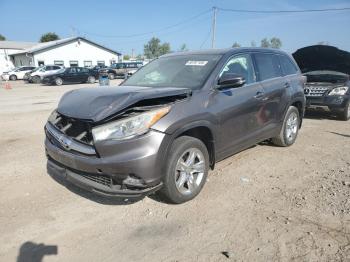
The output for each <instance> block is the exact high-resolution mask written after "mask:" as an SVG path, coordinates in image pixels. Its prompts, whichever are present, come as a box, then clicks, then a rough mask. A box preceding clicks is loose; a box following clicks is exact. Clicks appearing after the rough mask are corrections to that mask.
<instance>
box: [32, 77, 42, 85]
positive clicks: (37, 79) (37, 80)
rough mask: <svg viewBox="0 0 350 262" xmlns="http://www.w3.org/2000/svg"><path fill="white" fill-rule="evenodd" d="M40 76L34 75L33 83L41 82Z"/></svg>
mask: <svg viewBox="0 0 350 262" xmlns="http://www.w3.org/2000/svg"><path fill="white" fill-rule="evenodd" d="M40 80H41V79H40V76H34V77H33V78H32V82H33V83H35V84H39V83H40Z"/></svg>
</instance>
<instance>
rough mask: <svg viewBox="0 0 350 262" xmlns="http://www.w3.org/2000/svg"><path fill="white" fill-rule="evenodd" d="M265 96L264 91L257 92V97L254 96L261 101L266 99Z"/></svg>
mask: <svg viewBox="0 0 350 262" xmlns="http://www.w3.org/2000/svg"><path fill="white" fill-rule="evenodd" d="M264 95H265V92H264V91H258V92H256V95H255V96H254V98H256V99H261V98H263V97H264Z"/></svg>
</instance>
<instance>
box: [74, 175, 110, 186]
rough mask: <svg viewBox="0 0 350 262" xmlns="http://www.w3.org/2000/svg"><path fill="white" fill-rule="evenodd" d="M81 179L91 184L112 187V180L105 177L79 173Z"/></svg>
mask: <svg viewBox="0 0 350 262" xmlns="http://www.w3.org/2000/svg"><path fill="white" fill-rule="evenodd" d="M80 175H81V176H82V177H85V178H87V179H89V180H91V181H93V182H96V183H99V184H101V185H104V186H108V187H111V186H112V178H111V177H109V176H105V175H94V174H87V173H81V174H80Z"/></svg>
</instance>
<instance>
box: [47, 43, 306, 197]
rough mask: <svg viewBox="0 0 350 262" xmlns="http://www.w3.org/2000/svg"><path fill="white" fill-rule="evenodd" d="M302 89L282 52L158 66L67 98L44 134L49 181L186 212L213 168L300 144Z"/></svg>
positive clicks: (172, 57)
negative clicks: (159, 200) (153, 200)
mask: <svg viewBox="0 0 350 262" xmlns="http://www.w3.org/2000/svg"><path fill="white" fill-rule="evenodd" d="M304 82H305V78H304V77H302V75H301V73H300V71H299V68H298V66H297V65H296V63H295V62H294V60H293V58H292V57H291V56H289V55H287V54H286V53H284V52H281V51H278V50H270V49H259V48H235V49H224V50H210V51H198V52H184V53H174V54H169V55H165V56H162V57H160V58H159V59H156V60H154V61H152V62H151V63H149V64H148V65H146V66H144V67H142V68H141V69H140V70H139V71H137V72H136V73H135V74H134V75H133V76H131V77H130V78H129V79H127V80H126V81H125V82H123V83H122V85H121V86H118V87H101V88H98V89H96V88H84V89H79V90H73V91H70V92H68V93H66V94H65V95H64V96H63V97H62V99H61V101H60V102H59V105H58V108H57V109H56V110H55V111H54V112H53V113H52V114H51V116H50V117H49V120H48V122H47V124H46V126H45V132H46V140H45V147H46V155H47V158H48V162H47V169H48V173H49V174H50V175H51V176H52V177H53V178H55V179H56V180H58V181H60V182H63V183H64V184H65V183H73V184H75V185H77V186H79V187H81V188H84V189H86V190H88V191H91V192H93V193H95V194H99V195H102V196H105V197H124V198H132V197H142V196H145V195H148V194H151V193H153V192H155V191H157V192H158V193H159V194H161V196H162V197H163V198H164V199H166V200H168V201H169V202H172V203H183V202H186V201H188V200H190V199H193V198H194V197H195V196H196V195H198V193H199V192H200V191H201V189H202V188H203V186H204V184H205V182H206V180H207V175H208V170H209V169H213V168H214V166H215V163H216V162H218V161H220V160H222V159H224V158H227V157H229V156H231V155H233V154H235V153H237V152H239V151H241V150H243V149H246V148H248V147H250V146H252V145H254V144H257V143H259V142H262V141H266V140H269V141H271V142H272V143H274V144H276V145H278V146H290V145H292V144H293V143H294V142H295V140H296V138H297V135H298V130H299V128H300V127H301V124H302V118H303V115H304V108H305V97H304V91H303V86H304ZM256 168H257V169H258V168H259V167H256Z"/></svg>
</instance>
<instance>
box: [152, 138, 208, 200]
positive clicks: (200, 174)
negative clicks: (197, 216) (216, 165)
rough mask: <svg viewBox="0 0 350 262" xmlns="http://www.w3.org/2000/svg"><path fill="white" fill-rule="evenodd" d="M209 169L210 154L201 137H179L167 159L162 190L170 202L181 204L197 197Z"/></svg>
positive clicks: (162, 194) (161, 192) (162, 193)
mask: <svg viewBox="0 0 350 262" xmlns="http://www.w3.org/2000/svg"><path fill="white" fill-rule="evenodd" d="M208 170H209V154H208V150H207V148H206V146H205V145H204V144H203V142H202V141H200V140H199V139H196V138H193V137H189V136H182V137H179V138H177V139H176V140H175V141H174V142H173V144H172V146H171V149H170V151H169V155H168V158H167V161H166V169H165V177H164V179H163V183H164V185H163V188H162V189H161V190H160V192H159V193H160V194H161V196H163V197H164V198H165V199H166V200H167V201H168V202H171V203H175V204H180V203H184V202H186V201H189V200H191V199H193V198H194V197H196V196H197V195H198V194H199V192H200V191H201V189H202V188H203V186H204V184H205V182H206V179H207V175H208Z"/></svg>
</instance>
